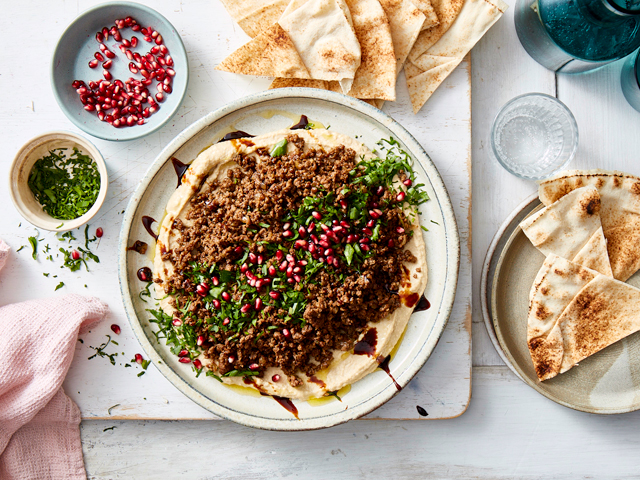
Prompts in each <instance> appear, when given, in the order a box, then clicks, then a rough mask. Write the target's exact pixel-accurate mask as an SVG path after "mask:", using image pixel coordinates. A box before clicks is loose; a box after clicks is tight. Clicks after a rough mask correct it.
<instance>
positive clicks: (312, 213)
mask: <svg viewBox="0 0 640 480" xmlns="http://www.w3.org/2000/svg"><path fill="white" fill-rule="evenodd" d="M311 216H312V217H313V218H315V219H316V220H320V219H321V218H322V215H320V214H319V213H318V212H316V211H313V212H311Z"/></svg>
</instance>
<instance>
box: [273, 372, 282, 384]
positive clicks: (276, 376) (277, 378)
mask: <svg viewBox="0 0 640 480" xmlns="http://www.w3.org/2000/svg"><path fill="white" fill-rule="evenodd" d="M271 380H273V381H274V382H279V381H280V375H278V374H277V373H276V374H275V375H274V376H273V377H271Z"/></svg>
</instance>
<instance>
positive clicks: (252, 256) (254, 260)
mask: <svg viewBox="0 0 640 480" xmlns="http://www.w3.org/2000/svg"><path fill="white" fill-rule="evenodd" d="M257 259H258V257H256V254H255V253H250V254H249V261H250V262H251V263H256V260H257Z"/></svg>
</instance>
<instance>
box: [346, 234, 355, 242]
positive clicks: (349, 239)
mask: <svg viewBox="0 0 640 480" xmlns="http://www.w3.org/2000/svg"><path fill="white" fill-rule="evenodd" d="M355 239H356V236H355V235H348V236H347V243H352V242H353V241H354V240H355Z"/></svg>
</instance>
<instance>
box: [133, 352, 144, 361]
mask: <svg viewBox="0 0 640 480" xmlns="http://www.w3.org/2000/svg"><path fill="white" fill-rule="evenodd" d="M135 359H136V363H139V364H142V360H144V359H143V358H142V355H140V354H139V353H136V355H135Z"/></svg>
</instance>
